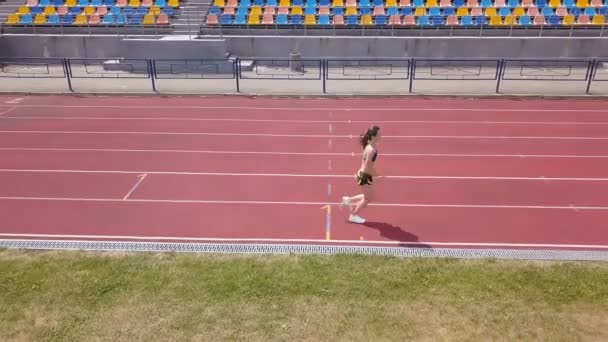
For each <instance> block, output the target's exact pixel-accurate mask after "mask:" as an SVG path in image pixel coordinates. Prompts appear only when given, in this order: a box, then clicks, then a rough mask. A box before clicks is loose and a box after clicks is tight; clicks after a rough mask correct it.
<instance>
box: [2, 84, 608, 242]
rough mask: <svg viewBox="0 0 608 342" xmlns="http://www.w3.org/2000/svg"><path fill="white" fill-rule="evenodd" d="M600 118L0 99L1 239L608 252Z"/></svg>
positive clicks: (465, 110)
mask: <svg viewBox="0 0 608 342" xmlns="http://www.w3.org/2000/svg"><path fill="white" fill-rule="evenodd" d="M606 103H607V102H605V101H599V100H511V99H475V100H472V99H421V98H414V99H413V98H408V99H388V98H387V99H357V98H355V99H272V98H245V97H170V98H159V97H84V98H83V97H70V96H22V97H19V96H16V95H13V96H0V217H2V224H1V226H0V239H2V240H3V241H8V240H11V239H18V240H27V239H31V240H36V241H40V240H78V241H89V240H94V241H147V242H172V243H186V242H196V243H209V242H214V243H225V244H230V243H247V244H285V245H289V244H298V245H302V244H305V245H342V246H344V245H346V246H351V245H353V246H387V247H389V246H393V247H394V246H398V247H404V246H408V247H412V246H413V247H424V248H431V249H441V248H462V249H471V250H474V249H483V248H487V249H498V250H500V249H520V250H521V249H524V250H525V249H533V250H562V251H563V250H569V251H572V250H574V251H594V252H602V253H603V252H608V228H607V227H608V196H607V194H608V106H606ZM371 124H377V125H379V126H381V128H382V132H383V135H384V137H383V140H382V141H381V144H380V147H379V148H380V150H379V159H378V168H379V170H380V172H381V173H383V174H384V175H386V176H387V177H385V178H383V179H378V180H377V182H376V184H377V199H376V202H375V203H374V204H373V205H372V206H370V207H369V208H367V209H366V210H365V211H364V212H363V213H362V216H363V217H365V218H366V219H367V220H368V221H369V222H368V223H367V224H365V225H354V224H350V223H348V222H346V218H347V213H346V211H340V210H339V209H338V206H337V203H338V202H339V201H340V198H341V196H342V195H344V194H347V193H348V194H354V193H355V191H357V187H356V185H355V182H354V177H353V174H354V173H355V171H356V169H357V168H358V166H359V163H360V155H359V154H360V149H359V147H358V145H357V139H356V138H357V137H358V135H359V134H360V133H361V132H363V131H364V130H365V129H366V128H367V127H368V126H369V125H371ZM327 204H329V205H330V208H331V210H328V209H327V208H325V209H323V208H322V207H323V206H325V205H327Z"/></svg>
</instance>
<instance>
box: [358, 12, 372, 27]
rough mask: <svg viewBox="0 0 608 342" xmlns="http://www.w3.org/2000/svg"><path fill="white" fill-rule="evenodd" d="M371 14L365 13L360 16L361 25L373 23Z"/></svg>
mask: <svg viewBox="0 0 608 342" xmlns="http://www.w3.org/2000/svg"><path fill="white" fill-rule="evenodd" d="M373 24H374V23H373V21H372V16H371V15H370V14H365V15H362V16H361V25H365V26H369V25H373Z"/></svg>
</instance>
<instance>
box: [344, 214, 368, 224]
mask: <svg viewBox="0 0 608 342" xmlns="http://www.w3.org/2000/svg"><path fill="white" fill-rule="evenodd" d="M348 220H349V221H350V222H352V223H359V224H362V223H365V219H364V218H362V217H359V216H358V215H350V217H349V218H348Z"/></svg>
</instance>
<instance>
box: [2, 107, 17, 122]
mask: <svg viewBox="0 0 608 342" xmlns="http://www.w3.org/2000/svg"><path fill="white" fill-rule="evenodd" d="M15 109H17V107H11V108H9V109H7V110H5V111H2V112H0V115H4V114H6V113H9V112H11V111H13V110H15ZM3 119H8V118H7V117H3Z"/></svg>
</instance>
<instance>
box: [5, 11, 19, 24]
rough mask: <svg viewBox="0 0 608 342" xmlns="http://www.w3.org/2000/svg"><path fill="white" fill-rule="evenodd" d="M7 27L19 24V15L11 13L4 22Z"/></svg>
mask: <svg viewBox="0 0 608 342" xmlns="http://www.w3.org/2000/svg"><path fill="white" fill-rule="evenodd" d="M6 23H7V24H9V25H15V24H19V14H17V13H13V14H9V15H8V20H7V21H6Z"/></svg>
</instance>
